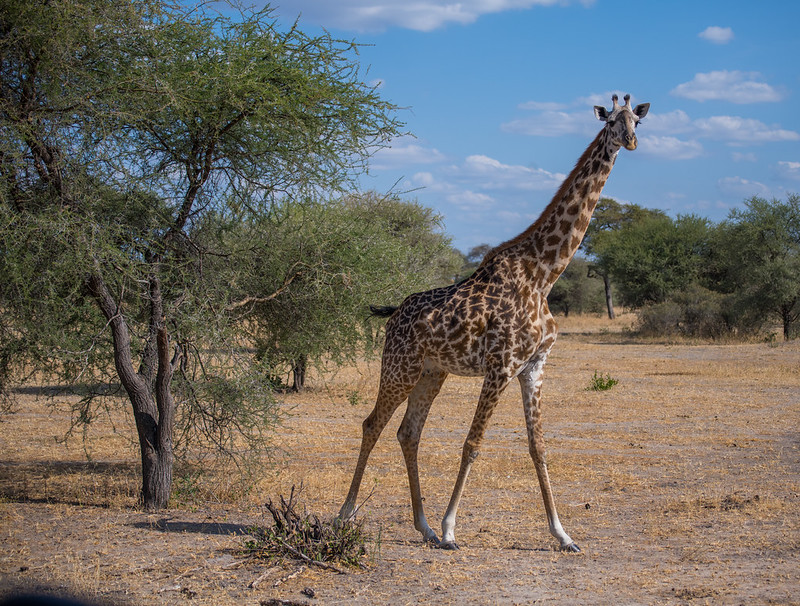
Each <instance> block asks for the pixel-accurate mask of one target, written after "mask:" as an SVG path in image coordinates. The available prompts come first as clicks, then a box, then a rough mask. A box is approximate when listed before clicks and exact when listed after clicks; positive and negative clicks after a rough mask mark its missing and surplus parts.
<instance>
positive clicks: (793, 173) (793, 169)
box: [778, 161, 800, 181]
mask: <svg viewBox="0 0 800 606" xmlns="http://www.w3.org/2000/svg"><path fill="white" fill-rule="evenodd" d="M778 174H779V175H780V176H781V177H783V178H784V179H792V180H794V181H800V162H786V161H781V162H778Z"/></svg>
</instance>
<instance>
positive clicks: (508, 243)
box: [481, 128, 605, 265]
mask: <svg viewBox="0 0 800 606" xmlns="http://www.w3.org/2000/svg"><path fill="white" fill-rule="evenodd" d="M604 131H605V128H603V129H601V130H600V132H599V133H597V136H596V137H595V138H594V141H592V142H591V143H590V144H589V146H588V147H587V148H586V150H585V151H584V152H583V155H581V157H580V158H578V161H577V162H576V163H575V166H574V167H573V169H572V171H570V173H569V175H567V178H566V179H564V181H563V182H562V183H561V186H560V187H559V188H558V191H556V193H555V195H554V196H553V198H552V199H551V200H550V203H549V204H548V205H547V206H546V207H545V209H544V210H543V211H542V213H541V215H539V218H538V219H536V221H535V222H534V223H533V225H531V226H530V227H528V229H526V230H525V231H523V232H522V233H521V234H519V235H518V236H515V237H513V238H511V239H510V240H507V241H505V242H503V243H502V244H498V245H497V246H495V247H494V248H493V249H492V250H490V251H489V252H488V253H486V256H485V257H484V258H483V261H482V262H481V265H485V264H487V263H490V262H491V261H492V260H493V259H494V257H496V256H497V255H498V254H500V253H501V252H503V251H505V250H508V249H509V248H512V247H513V246H516V245H517V244H519V243H520V242H522V241H524V240H526V239H527V238H528V237H529V236H530V235H531V234H532V233H533V232H534V231H536V230H537V229H538V228H539V226H540V225H541V223H542V221H544V219H545V217H546V216H547V214H548V211H549V210H551V209H552V208H553V207H554V206H555V205H556V204H558V203H559V202H560V201H561V199H562V198H563V197H564V196H565V195H566V194H567V190H568V189H569V187H570V186H571V185H572V182H573V181H574V180H575V177H576V176H577V173H578V170H579V167H580V166H582V165H583V164H584V163H585V162H586V161H587V160H588V159H589V156H590V155H591V154H592V152H593V151H594V149H595V147H596V146H597V145H598V143H599V141H600V137H601V136H602V135H603V132H604Z"/></svg>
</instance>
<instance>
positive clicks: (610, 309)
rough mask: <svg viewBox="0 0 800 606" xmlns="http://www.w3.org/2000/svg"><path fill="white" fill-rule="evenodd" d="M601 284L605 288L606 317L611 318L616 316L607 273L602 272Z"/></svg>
mask: <svg viewBox="0 0 800 606" xmlns="http://www.w3.org/2000/svg"><path fill="white" fill-rule="evenodd" d="M603 286H605V288H606V308H607V309H608V319H609V320H613V319H614V318H616V317H617V316H616V315H615V314H614V302H613V301H612V300H611V281H610V280H609V279H608V274H603Z"/></svg>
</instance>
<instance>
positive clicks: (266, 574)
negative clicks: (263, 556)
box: [248, 566, 280, 589]
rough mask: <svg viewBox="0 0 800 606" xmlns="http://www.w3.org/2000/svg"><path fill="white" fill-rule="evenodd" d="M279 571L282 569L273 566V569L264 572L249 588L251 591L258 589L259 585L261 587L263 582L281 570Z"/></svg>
mask: <svg viewBox="0 0 800 606" xmlns="http://www.w3.org/2000/svg"><path fill="white" fill-rule="evenodd" d="M279 569H280V568H279V567H278V566H273V567H271V568H268V569H267V570H266V571H264V573H263V574H262V575H260V576H259V577H258V578H257V579H254V580H253V581H251V582H250V584H249V585H248V587H249V588H250V589H255V588H256V587H258V585H259V583H261V581H263V580H264V579H266V578H267V577H268V576H269V575H271V574H272V573H273V572H275V571H276V570H279Z"/></svg>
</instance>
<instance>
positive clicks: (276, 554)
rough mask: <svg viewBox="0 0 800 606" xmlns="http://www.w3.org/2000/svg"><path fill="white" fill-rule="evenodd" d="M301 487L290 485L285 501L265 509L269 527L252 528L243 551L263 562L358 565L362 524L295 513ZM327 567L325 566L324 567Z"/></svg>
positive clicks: (362, 549)
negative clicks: (287, 560)
mask: <svg viewBox="0 0 800 606" xmlns="http://www.w3.org/2000/svg"><path fill="white" fill-rule="evenodd" d="M301 491H302V486H301V487H300V489H299V490H297V491H295V487H294V486H292V490H291V493H290V494H289V499H288V500H286V499H285V498H284V497H283V495H281V497H280V503H278V504H274V503H273V502H272V499H270V500H269V502H268V503H267V504H266V508H267V510H268V511H269V513H270V514H271V516H272V524H271V525H269V526H254V527H253V528H251V529H250V530H249V534H250V536H251V538H249V539H247V540H245V543H244V548H245V552H246V553H248V554H249V555H252V556H255V557H259V558H266V559H284V558H291V559H297V560H302V561H305V562H308V563H310V564H315V565H320V564H324V563H328V562H342V563H344V564H347V565H349V566H360V565H361V560H362V558H363V557H364V556H365V555H366V552H367V550H366V546H365V543H366V537H365V535H364V531H363V529H362V523H361V522H356V521H351V520H331V521H324V522H323V521H322V520H320V518H319V517H318V516H316V515H313V514H308V513H303V514H300V513H298V512H297V506H298V501H297V497H298V496H299V495H300V492H301ZM325 567H326V568H330V567H329V566H325Z"/></svg>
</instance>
